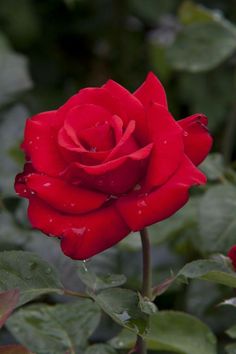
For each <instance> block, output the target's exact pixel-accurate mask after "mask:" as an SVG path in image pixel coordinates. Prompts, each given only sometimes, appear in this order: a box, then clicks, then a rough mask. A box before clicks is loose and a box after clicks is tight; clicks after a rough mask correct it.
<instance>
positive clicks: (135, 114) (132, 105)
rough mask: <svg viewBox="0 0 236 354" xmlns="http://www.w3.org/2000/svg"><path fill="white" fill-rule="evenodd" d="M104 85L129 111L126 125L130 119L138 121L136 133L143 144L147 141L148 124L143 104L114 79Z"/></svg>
mask: <svg viewBox="0 0 236 354" xmlns="http://www.w3.org/2000/svg"><path fill="white" fill-rule="evenodd" d="M103 87H104V88H105V89H106V90H107V91H108V92H109V93H110V94H111V95H112V96H114V97H115V98H116V99H117V100H118V102H119V103H120V105H121V107H122V108H123V110H124V111H125V112H126V113H127V120H126V121H125V120H124V118H123V117H122V119H123V121H124V125H125V126H127V125H128V122H129V121H130V120H135V122H136V132H135V135H136V137H137V139H138V141H139V142H140V143H142V144H146V143H147V126H146V117H145V112H144V108H143V106H142V104H141V103H140V101H139V100H138V99H137V98H136V97H134V96H133V95H132V94H131V93H130V92H129V91H128V90H126V89H125V88H124V87H123V86H121V85H119V84H118V83H117V82H115V81H113V80H109V81H107V82H106V84H105V85H103Z"/></svg>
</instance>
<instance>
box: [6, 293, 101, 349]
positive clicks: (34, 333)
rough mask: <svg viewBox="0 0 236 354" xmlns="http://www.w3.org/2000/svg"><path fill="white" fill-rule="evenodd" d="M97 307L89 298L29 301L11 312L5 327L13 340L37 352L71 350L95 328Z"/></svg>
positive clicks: (97, 321) (82, 341) (82, 342)
mask: <svg viewBox="0 0 236 354" xmlns="http://www.w3.org/2000/svg"><path fill="white" fill-rule="evenodd" d="M99 320H100V310H99V308H98V306H97V305H96V304H95V303H93V302H92V301H91V300H86V299H84V300H80V301H76V302H73V303H69V304H60V305H55V306H50V305H44V304H37V305H29V306H27V307H24V308H22V309H20V310H18V311H17V312H15V313H14V314H13V315H12V316H11V318H10V319H9V320H8V322H7V328H8V329H9V330H10V332H11V333H12V334H13V335H14V336H15V338H17V340H18V341H19V342H20V343H22V344H23V345H25V346H26V347H28V348H30V349H31V350H33V351H35V352H37V353H38V352H39V353H40V354H43V353H45V354H49V353H57V354H65V352H67V353H68V354H74V353H77V352H79V349H80V350H82V349H81V348H84V347H85V346H86V343H87V339H88V337H89V336H90V335H91V334H92V333H93V331H94V330H95V329H96V327H97V325H98V323H99Z"/></svg>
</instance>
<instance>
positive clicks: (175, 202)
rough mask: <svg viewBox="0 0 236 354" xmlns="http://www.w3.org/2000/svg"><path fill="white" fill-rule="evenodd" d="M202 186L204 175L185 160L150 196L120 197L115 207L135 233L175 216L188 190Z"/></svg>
mask: <svg viewBox="0 0 236 354" xmlns="http://www.w3.org/2000/svg"><path fill="white" fill-rule="evenodd" d="M205 183H206V177H205V175H204V174H203V173H202V172H201V171H200V170H198V169H197V168H196V167H195V166H194V165H193V164H192V162H191V161H190V160H189V159H188V158H187V157H185V158H184V159H183V161H182V163H181V165H180V167H179V169H178V171H177V172H176V173H175V174H174V176H173V177H171V178H170V179H169V180H168V181H167V182H166V183H165V184H164V185H162V186H161V187H159V188H156V189H155V190H154V191H153V192H151V193H146V194H141V195H140V194H139V193H136V194H134V195H131V194H130V195H128V196H125V197H121V198H120V199H118V200H117V202H116V205H117V208H118V210H119V212H120V214H121V216H122V217H123V218H124V220H125V221H126V223H127V224H128V225H129V227H130V228H131V229H132V230H134V231H138V230H141V229H142V228H144V227H145V226H148V225H151V224H153V223H155V222H158V221H161V220H163V219H166V218H168V217H169V216H171V215H172V214H174V213H175V212H176V211H177V210H178V209H180V208H181V207H182V206H183V205H184V204H185V203H186V202H187V201H188V198H189V193H188V192H189V188H190V187H192V186H194V185H200V184H205ZM157 237H158V235H157Z"/></svg>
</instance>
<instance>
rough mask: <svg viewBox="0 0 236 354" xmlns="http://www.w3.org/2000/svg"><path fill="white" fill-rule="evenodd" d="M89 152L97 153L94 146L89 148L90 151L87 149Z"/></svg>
mask: <svg viewBox="0 0 236 354" xmlns="http://www.w3.org/2000/svg"><path fill="white" fill-rule="evenodd" d="M89 151H91V152H96V151H97V148H96V146H91V147H90V149H89Z"/></svg>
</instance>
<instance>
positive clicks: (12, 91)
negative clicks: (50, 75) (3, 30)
mask: <svg viewBox="0 0 236 354" xmlns="http://www.w3.org/2000/svg"><path fill="white" fill-rule="evenodd" d="M31 87H32V81H31V79H30V76H29V72H28V62H27V60H26V58H25V57H24V56H23V55H20V54H16V53H14V52H11V51H9V52H7V51H5V52H4V53H1V56H0V104H4V103H7V102H8V101H10V100H12V98H13V97H14V96H15V95H16V94H17V93H19V92H21V91H23V90H26V89H29V88H31Z"/></svg>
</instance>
